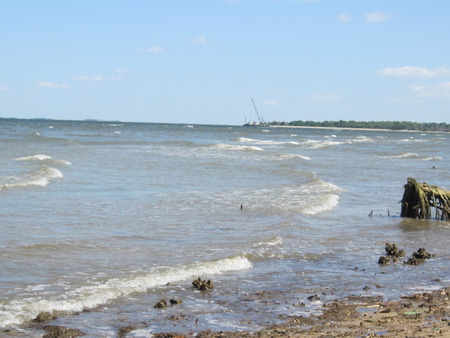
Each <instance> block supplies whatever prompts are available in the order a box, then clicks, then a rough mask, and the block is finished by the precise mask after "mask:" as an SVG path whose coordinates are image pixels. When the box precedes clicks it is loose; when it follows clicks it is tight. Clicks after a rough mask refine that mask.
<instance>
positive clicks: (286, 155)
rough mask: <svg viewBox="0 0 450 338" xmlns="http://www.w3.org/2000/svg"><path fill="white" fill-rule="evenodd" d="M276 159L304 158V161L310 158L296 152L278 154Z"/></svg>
mask: <svg viewBox="0 0 450 338" xmlns="http://www.w3.org/2000/svg"><path fill="white" fill-rule="evenodd" d="M277 159H281V160H290V159H301V160H306V161H310V160H311V158H310V157H308V156H303V155H298V154H280V155H279V157H278V158H277Z"/></svg>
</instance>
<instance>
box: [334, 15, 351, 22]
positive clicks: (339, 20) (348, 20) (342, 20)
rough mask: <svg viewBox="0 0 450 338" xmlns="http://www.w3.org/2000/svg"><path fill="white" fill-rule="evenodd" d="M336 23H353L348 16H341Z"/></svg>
mask: <svg viewBox="0 0 450 338" xmlns="http://www.w3.org/2000/svg"><path fill="white" fill-rule="evenodd" d="M336 21H337V22H350V21H352V18H351V17H350V15H348V14H339V15H338V16H337V17H336Z"/></svg>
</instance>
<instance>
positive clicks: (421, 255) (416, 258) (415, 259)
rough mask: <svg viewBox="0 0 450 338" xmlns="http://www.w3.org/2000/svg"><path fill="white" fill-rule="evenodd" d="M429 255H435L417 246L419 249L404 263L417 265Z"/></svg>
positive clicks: (429, 256)
mask: <svg viewBox="0 0 450 338" xmlns="http://www.w3.org/2000/svg"><path fill="white" fill-rule="evenodd" d="M431 257H435V255H432V254H430V253H428V252H427V251H426V250H425V249H424V248H419V250H417V251H416V252H414V253H413V254H412V256H411V257H409V258H408V260H407V261H405V262H404V263H405V264H408V265H419V264H421V263H423V262H424V261H425V259H429V258H431Z"/></svg>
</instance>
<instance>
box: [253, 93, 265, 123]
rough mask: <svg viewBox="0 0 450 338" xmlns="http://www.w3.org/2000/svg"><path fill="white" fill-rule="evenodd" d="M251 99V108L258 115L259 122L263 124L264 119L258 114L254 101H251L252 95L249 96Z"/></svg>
mask: <svg viewBox="0 0 450 338" xmlns="http://www.w3.org/2000/svg"><path fill="white" fill-rule="evenodd" d="M251 99H252V103H253V108H254V109H255V113H256V116H257V117H258V121H259V123H261V124H264V123H265V122H264V119H263V118H262V116H260V115H259V113H258V109H257V108H256V104H255V101H253V97H251Z"/></svg>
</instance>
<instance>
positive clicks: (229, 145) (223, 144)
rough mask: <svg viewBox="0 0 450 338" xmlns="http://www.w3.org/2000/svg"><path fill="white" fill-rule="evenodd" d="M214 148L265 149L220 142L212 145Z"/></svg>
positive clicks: (237, 149)
mask: <svg viewBox="0 0 450 338" xmlns="http://www.w3.org/2000/svg"><path fill="white" fill-rule="evenodd" d="M212 147H213V148H216V149H220V150H234V151H251V152H253V151H263V149H262V148H260V147H256V146H242V145H234V144H225V143H219V144H215V145H213V146H212Z"/></svg>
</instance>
